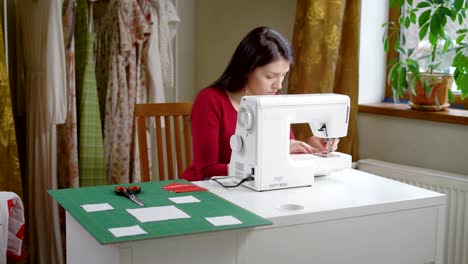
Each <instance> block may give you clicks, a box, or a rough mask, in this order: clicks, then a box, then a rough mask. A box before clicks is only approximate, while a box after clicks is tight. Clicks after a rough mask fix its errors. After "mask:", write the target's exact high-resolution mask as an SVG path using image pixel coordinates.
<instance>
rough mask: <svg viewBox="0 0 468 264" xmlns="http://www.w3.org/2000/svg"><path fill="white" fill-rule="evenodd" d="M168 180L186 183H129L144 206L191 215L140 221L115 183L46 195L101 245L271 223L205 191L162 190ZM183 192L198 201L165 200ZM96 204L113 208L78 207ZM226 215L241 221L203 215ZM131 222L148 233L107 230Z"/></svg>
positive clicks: (124, 225) (52, 191)
mask: <svg viewBox="0 0 468 264" xmlns="http://www.w3.org/2000/svg"><path fill="white" fill-rule="evenodd" d="M171 182H182V183H190V182H188V181H185V180H175V181H159V182H145V183H134V184H132V185H139V186H141V193H139V194H137V195H136V196H137V198H138V199H140V200H141V201H142V202H143V203H144V204H145V207H153V206H168V205H174V206H175V207H177V208H178V209H180V210H182V211H183V212H185V213H186V214H188V215H190V216H191V218H185V219H175V220H164V221H156V222H146V223H141V222H139V221H138V220H137V219H136V218H135V217H133V216H132V215H131V214H130V213H128V212H127V211H126V209H134V208H143V207H141V206H139V205H137V204H135V203H134V202H132V201H131V200H130V199H128V198H126V197H123V196H118V195H116V194H115V193H114V187H115V186H117V185H106V186H97V187H82V188H74V189H60V190H49V194H50V195H51V196H52V197H53V198H54V199H55V200H56V201H57V202H58V203H59V204H60V205H61V206H63V207H64V208H65V210H67V212H69V213H70V215H72V216H73V218H75V220H76V221H77V222H78V223H80V225H81V226H83V228H84V229H86V230H87V231H88V232H89V233H90V234H91V235H92V236H93V237H94V238H95V239H96V240H97V241H98V242H99V243H101V244H111V243H118V242H125V241H135V240H142V239H150V238H158V237H168V236H176V235H186V234H193V233H202V232H210V231H218V230H228V229H237V228H246V227H255V226H261V225H271V224H272V223H271V222H270V221H269V220H266V219H264V218H262V217H260V216H258V215H256V214H254V213H252V212H250V211H247V210H245V209H243V208H241V207H239V206H237V205H235V204H233V203H231V202H229V201H226V200H225V199H223V198H221V197H219V196H217V195H215V194H213V193H211V192H209V191H203V192H186V193H173V192H170V191H166V190H163V189H162V187H163V186H165V185H167V184H169V183H171ZM187 195H192V196H194V197H195V198H197V199H198V200H200V202H198V203H187V204H176V203H174V202H172V201H171V200H169V199H168V198H170V197H179V196H187ZM98 203H108V204H110V205H111V206H112V207H113V208H114V209H113V210H106V211H98V212H86V211H85V210H84V209H83V208H82V207H81V205H84V204H98ZM227 215H230V216H233V217H235V218H237V219H239V220H240V221H241V222H242V224H237V225H226V226H213V225H212V224H211V223H210V222H208V221H207V220H206V219H205V217H216V216H227ZM133 225H139V226H140V227H141V228H142V229H143V230H145V231H146V232H147V233H148V234H144V235H136V236H126V237H118V238H117V237H114V236H113V235H112V233H111V232H110V231H109V230H108V229H109V228H115V227H127V226H133Z"/></svg>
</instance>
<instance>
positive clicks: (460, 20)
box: [458, 13, 463, 25]
mask: <svg viewBox="0 0 468 264" xmlns="http://www.w3.org/2000/svg"><path fill="white" fill-rule="evenodd" d="M458 24H460V25H461V24H463V16H462V15H461V13H460V14H459V15H458Z"/></svg>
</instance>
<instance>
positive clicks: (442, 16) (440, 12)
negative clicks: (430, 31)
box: [436, 7, 450, 30]
mask: <svg viewBox="0 0 468 264" xmlns="http://www.w3.org/2000/svg"><path fill="white" fill-rule="evenodd" d="M449 13H450V11H449ZM436 14H437V15H438V16H439V24H440V28H441V30H443V27H444V26H445V24H447V17H446V16H445V14H444V8H443V7H441V8H439V9H437V12H436Z"/></svg>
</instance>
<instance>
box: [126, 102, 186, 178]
mask: <svg viewBox="0 0 468 264" xmlns="http://www.w3.org/2000/svg"><path fill="white" fill-rule="evenodd" d="M191 112H192V103H159V104H136V105H135V119H136V122H137V133H138V148H139V154H140V173H141V181H142V182H146V181H150V180H153V181H154V180H166V179H167V180H172V179H177V178H178V177H179V175H180V174H182V172H183V171H184V170H185V169H186V168H187V167H188V166H189V165H190V163H191V162H192V136H191V127H190V113H191ZM151 127H152V128H154V131H155V133H154V132H151V130H152V129H151ZM147 131H148V132H147ZM147 133H150V134H152V137H153V136H154V134H155V137H156V141H155V142H154V139H153V142H154V143H156V149H157V163H158V164H157V165H158V175H157V177H155V175H152V176H150V167H149V158H148V141H147ZM152 146H154V144H152ZM152 151H155V150H154V149H153V150H152ZM174 158H175V162H174ZM152 166H154V164H152ZM153 171H154V170H153ZM165 172H167V177H166V174H165Z"/></svg>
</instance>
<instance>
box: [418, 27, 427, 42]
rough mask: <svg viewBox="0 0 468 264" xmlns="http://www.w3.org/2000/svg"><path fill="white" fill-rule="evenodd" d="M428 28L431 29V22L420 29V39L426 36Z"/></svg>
mask: <svg viewBox="0 0 468 264" xmlns="http://www.w3.org/2000/svg"><path fill="white" fill-rule="evenodd" d="M428 29H429V23H427V24H425V25H424V26H422V27H421V30H419V40H423V39H424V38H425V37H426V34H427V30H428Z"/></svg>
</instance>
